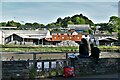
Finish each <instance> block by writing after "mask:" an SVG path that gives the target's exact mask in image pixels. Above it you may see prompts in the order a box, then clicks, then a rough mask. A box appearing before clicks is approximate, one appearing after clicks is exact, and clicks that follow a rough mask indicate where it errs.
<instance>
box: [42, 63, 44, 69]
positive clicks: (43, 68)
mask: <svg viewBox="0 0 120 80" xmlns="http://www.w3.org/2000/svg"><path fill="white" fill-rule="evenodd" d="M42 71H44V62H43V61H42Z"/></svg>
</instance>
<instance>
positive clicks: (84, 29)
mask: <svg viewBox="0 0 120 80" xmlns="http://www.w3.org/2000/svg"><path fill="white" fill-rule="evenodd" d="M68 28H69V31H70V32H74V31H75V32H77V33H78V34H82V38H85V39H86V40H87V41H89V39H90V35H89V29H90V25H88V24H83V25H68Z"/></svg>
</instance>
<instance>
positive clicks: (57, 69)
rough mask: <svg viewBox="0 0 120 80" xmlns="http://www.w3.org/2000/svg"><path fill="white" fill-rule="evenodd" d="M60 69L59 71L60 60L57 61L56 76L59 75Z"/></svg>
mask: <svg viewBox="0 0 120 80" xmlns="http://www.w3.org/2000/svg"><path fill="white" fill-rule="evenodd" d="M58 71H59V62H58V61H56V76H58Z"/></svg>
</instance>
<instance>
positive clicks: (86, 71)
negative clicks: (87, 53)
mask: <svg viewBox="0 0 120 80" xmlns="http://www.w3.org/2000/svg"><path fill="white" fill-rule="evenodd" d="M118 72H120V58H100V59H99V61H98V64H97V63H96V61H95V60H94V59H90V58H80V59H78V60H76V61H75V74H76V76H82V75H92V74H106V73H118Z"/></svg>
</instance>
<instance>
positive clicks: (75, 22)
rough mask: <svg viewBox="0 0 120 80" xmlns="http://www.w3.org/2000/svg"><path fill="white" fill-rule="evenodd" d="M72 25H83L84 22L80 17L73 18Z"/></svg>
mask: <svg viewBox="0 0 120 80" xmlns="http://www.w3.org/2000/svg"><path fill="white" fill-rule="evenodd" d="M73 22H74V24H85V20H84V19H83V18H81V17H75V18H73Z"/></svg>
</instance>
